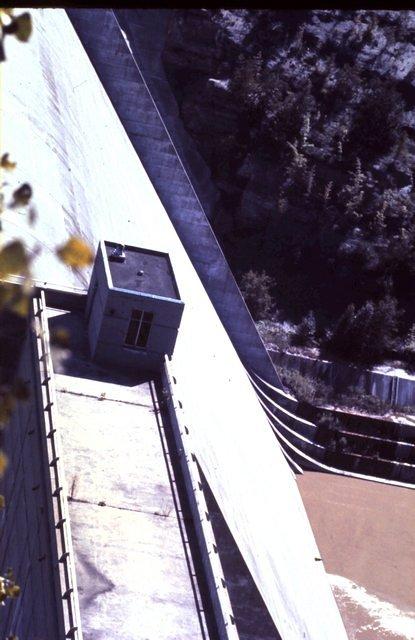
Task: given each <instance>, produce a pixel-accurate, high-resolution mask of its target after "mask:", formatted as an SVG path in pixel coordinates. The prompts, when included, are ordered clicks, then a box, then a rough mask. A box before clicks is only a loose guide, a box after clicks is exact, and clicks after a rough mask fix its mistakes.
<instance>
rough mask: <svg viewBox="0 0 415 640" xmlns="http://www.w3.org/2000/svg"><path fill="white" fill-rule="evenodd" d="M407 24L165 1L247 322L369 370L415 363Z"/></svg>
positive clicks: (189, 121) (185, 98)
mask: <svg viewBox="0 0 415 640" xmlns="http://www.w3.org/2000/svg"><path fill="white" fill-rule="evenodd" d="M414 25H415V13H414V12H411V11H383V10H382V11H365V10H359V11H338V10H314V11H268V10H259V11H248V10H233V11H228V10H204V11H189V12H183V11H176V12H174V13H173V16H172V19H171V24H170V28H169V33H168V37H167V41H166V46H165V50H164V64H165V68H166V71H167V73H168V77H169V79H170V82H171V84H172V88H173V90H174V91H175V95H176V98H177V101H178V105H179V108H180V113H181V117H182V120H183V122H184V125H185V127H186V128H187V130H188V132H189V133H190V134H191V135H192V136H193V138H194V139H195V140H196V142H197V144H198V148H199V151H200V153H201V155H202V156H203V157H204V158H205V160H206V162H207V164H208V166H209V167H210V169H211V173H212V179H213V181H214V182H215V184H216V186H217V188H218V192H219V197H218V201H217V203H216V205H215V210H214V216H213V225H214V228H215V231H216V233H217V235H218V237H219V239H220V241H221V244H222V246H223V249H224V251H225V255H226V256H227V259H228V261H229V262H230V265H231V267H232V269H233V271H234V273H235V274H236V276H237V278H238V279H239V281H240V283H241V287H242V290H243V291H244V292H245V294H246V299H247V302H248V305H249V306H250V309H251V311H252V313H253V314H254V317H255V319H256V320H265V321H267V322H268V325H269V326H272V324H276V323H277V322H278V321H284V320H285V321H289V322H291V323H295V324H296V325H297V331H296V334H295V338H294V340H296V341H297V342H298V343H303V344H304V345H308V346H316V345H320V346H321V347H322V348H323V349H325V350H327V351H328V353H331V354H333V355H334V356H338V357H342V358H346V359H348V360H354V361H357V362H364V363H368V364H369V363H374V362H379V361H382V360H384V359H385V358H392V359H398V360H400V361H403V362H405V363H406V364H407V366H414V363H415V325H414V309H415V290H414V286H413V282H414V276H415V259H414V258H415V200H414V192H413V169H414V166H415V120H414V118H413V108H414V106H415V76H414V72H413V70H412V67H413V64H412V62H411V60H413V54H414V48H415V47H414V44H413V42H412V37H413V36H412V35H411V34H412V28H413V26H414ZM202 34H203V37H202ZM255 287H257V300H256V301H255V300H254V297H255V296H254V295H253V290H254V289H255ZM273 309H278V317H277V318H275V316H274V318H273V314H272V311H273ZM275 332H276V333H278V332H279V334H280V336H281V335H282V332H281V330H278V329H276V331H275Z"/></svg>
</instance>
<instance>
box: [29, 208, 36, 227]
mask: <svg viewBox="0 0 415 640" xmlns="http://www.w3.org/2000/svg"><path fill="white" fill-rule="evenodd" d="M36 220H37V211H36V209H35V207H30V209H29V224H30V226H31V227H32V226H33V225H34V224H35V222H36Z"/></svg>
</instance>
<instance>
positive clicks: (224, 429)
mask: <svg viewBox="0 0 415 640" xmlns="http://www.w3.org/2000/svg"><path fill="white" fill-rule="evenodd" d="M32 13H33V17H34V35H33V37H32V38H31V40H30V42H29V44H27V45H22V44H21V43H18V42H14V41H12V42H10V44H8V49H7V55H8V61H7V64H6V65H5V67H4V83H3V85H4V100H3V129H4V148H5V149H7V150H8V151H9V153H10V155H11V157H12V158H16V159H17V160H18V168H17V171H16V174H15V175H14V178H16V179H17V180H20V181H21V182H23V181H29V182H30V183H31V184H33V187H34V194H35V201H36V206H37V208H38V210H39V220H38V222H37V224H36V226H35V227H34V228H29V227H27V226H26V225H25V224H24V221H23V217H22V216H19V215H16V214H11V213H7V214H6V216H5V218H4V229H5V232H6V234H7V235H8V236H9V237H10V236H16V235H17V236H23V237H24V238H25V239H26V240H27V241H28V242H30V243H31V244H32V245H33V244H35V243H36V242H37V241H38V242H40V243H41V245H42V246H43V251H42V254H41V256H40V257H39V259H38V260H37V261H36V266H35V275H36V277H37V279H38V280H39V281H50V282H54V283H58V284H59V283H60V284H62V285H63V286H71V285H75V286H81V287H85V288H86V287H87V284H88V278H89V273H88V272H87V271H86V272H82V273H78V272H74V271H71V270H69V269H67V268H66V267H64V266H63V265H61V264H59V263H58V262H57V261H56V259H55V257H54V255H53V248H54V246H55V245H56V243H58V242H62V241H64V240H65V239H66V238H67V236H68V234H69V233H73V232H74V233H78V234H81V235H82V236H83V237H84V238H85V239H87V240H88V241H89V242H90V243H91V244H93V245H94V246H96V245H97V243H98V239H99V238H106V239H111V240H112V241H114V242H121V243H124V244H125V243H127V242H126V241H127V240H128V244H132V245H134V246H140V247H144V248H149V249H154V248H156V249H157V250H159V251H164V252H167V253H169V255H170V257H171V260H172V266H173V269H174V273H175V275H176V278H177V282H178V287H179V290H180V293H181V297H182V299H183V301H184V302H185V311H184V314H183V319H182V324H181V328H180V331H179V336H178V339H177V344H176V348H175V353H174V356H173V361H172V366H173V370H174V375H175V376H176V378H177V382H178V390H179V389H180V395H178V398H179V399H180V401H181V402H182V405H183V410H184V412H185V415H186V419H187V424H188V428H189V431H190V433H191V435H192V440H193V443H194V452H195V455H196V457H197V459H198V461H199V463H200V465H201V467H202V470H203V472H204V474H205V476H206V479H207V481H208V483H209V485H210V487H211V489H212V492H213V494H214V496H215V499H216V501H217V503H218V505H219V508H220V509H221V511H222V513H223V515H224V517H225V520H226V522H227V525H228V526H229V529H230V531H231V533H232V535H233V537H234V538H235V540H236V542H237V544H238V547H239V549H240V551H241V554H242V556H243V558H244V560H245V562H246V564H247V567H248V569H249V571H250V573H251V575H252V576H253V579H254V580H255V582H256V584H257V587H258V589H259V592H260V593H261V596H262V598H263V599H264V601H265V603H266V606H267V608H268V610H269V612H270V615H271V617H272V619H273V620H274V623H275V625H276V626H277V628H278V631H279V633H280V635H281V637H282V638H284V640H285V639H287V640H299V639H300V638H301V639H307V640H326V639H327V640H332V639H333V638H336V640H342V639H343V638H346V634H345V631H344V627H343V624H342V621H341V618H340V615H339V612H338V610H337V607H336V605H335V601H334V598H333V595H332V592H331V589H330V586H329V583H328V580H327V576H326V574H325V570H324V566H323V563H322V562H321V561H319V559H318V558H319V551H318V549H317V547H316V544H315V540H314V537H313V534H312V531H311V528H310V525H309V522H308V519H307V516H306V513H305V510H304V507H303V504H302V501H301V498H300V495H299V492H298V488H297V486H296V482H295V479H294V477H293V475H292V473H291V471H290V469H289V467H288V466H287V464H286V462H285V460H284V457H283V455H282V453H281V451H280V449H279V447H278V444H277V442H276V440H275V437H274V435H273V434H272V432H271V430H270V428H269V424H268V422H267V419H266V417H265V415H264V413H263V411H262V409H261V407H260V405H259V402H258V400H257V397H256V395H255V392H254V390H253V388H252V386H251V384H250V382H249V380H248V378H247V376H246V374H245V372H244V369H243V367H242V366H241V362H240V360H239V358H238V356H237V354H236V352H235V349H234V348H233V346H232V344H231V342H230V340H229V338H228V336H227V334H226V331H225V329H224V328H223V326H222V324H221V322H220V320H219V318H218V315H217V314H216V312H215V310H214V308H213V306H212V304H211V302H210V300H209V298H208V296H207V294H206V292H205V290H204V287H203V285H202V284H201V281H200V279H199V277H198V276H197V274H196V271H195V269H194V267H193V266H192V263H191V261H190V260H189V257H188V256H187V254H186V251H185V249H184V248H183V246H182V244H181V242H180V240H179V238H178V236H177V234H176V232H175V230H174V228H173V226H172V223H171V222H170V220H169V218H168V215H167V214H166V212H165V210H164V208H163V206H162V204H161V202H160V200H159V198H158V196H157V195H156V193H155V191H154V188H153V187H152V185H151V183H150V181H149V179H148V177H147V175H146V173H145V171H144V170H143V167H142V166H141V163H140V161H139V159H138V157H137V155H136V152H135V151H134V149H133V147H132V145H131V143H130V141H129V140H128V137H127V135H126V133H125V131H124V130H123V128H122V125H121V123H120V122H119V120H118V118H117V116H116V114H115V112H114V109H113V107H112V106H111V104H110V101H109V99H108V97H107V96H106V94H105V92H104V90H103V89H102V86H101V85H100V83H99V81H98V78H97V75H96V73H95V71H94V69H93V68H92V66H91V64H90V62H89V60H88V58H87V56H86V54H85V52H84V50H83V49H82V46H81V45H80V43H79V40H78V38H77V36H76V34H75V32H74V30H73V28H72V26H71V24H70V22H69V20H68V18H67V16H66V14H65V12H64V11H63V10H45V9H40V10H36V11H33V12H32ZM91 37H94V36H93V34H91ZM128 72H129V69H128V67H126V69H125V73H127V74H128ZM117 73H119V67H117ZM133 98H134V100H135V97H134V94H132V99H133ZM133 102H134V101H133ZM132 108H133V109H134V105H132ZM143 126H144V125H143ZM202 250H203V242H201V251H202ZM212 268H213V267H212ZM103 391H104V390H103ZM104 404H105V403H104ZM96 405H99V403H98V401H96V402H95V406H96ZM120 411H122V410H121V409H120ZM72 422H73V419H71V423H72ZM113 430H114V431H113V440H112V444H113V445H115V444H117V446H120V447H121V448H122V447H123V443H122V442H121V441H120V439H119V438H118V439H116V436H117V435H118V433H119V431H117V430H116V428H115V425H113ZM76 433H77V435H78V436H79V437H80V438H81V440H82V438H84V437H85V447H87V446H88V437H89V434H88V431H86V430H84V429H80V430H78V431H77V432H76ZM75 435H76V434H75V433H74V435H73V437H75ZM101 435H103V434H101V433H99V432H98V433H97V437H101ZM90 444H92V443H90ZM80 445H81V442H80V443H79V446H80ZM105 446H109V444H108V441H106V443H105ZM112 460H113V462H114V463H115V462H117V463H118V465H119V468H120V474H122V469H123V466H124V460H123V457H122V456H120V457H115V456H113V458H112ZM75 489H76V484H75ZM87 490H88V483H86V485H85V484H84V486H83V491H85V492H87ZM86 495H88V494H87V493H86ZM102 499H103V500H105V497H104V496H103V497H102ZM77 508H78V507H77ZM84 508H85V507H84V506H83V505H81V506H80V507H79V508H78V509H79V514H80V515H79V517H80V522H81V518H82V516H81V514H82V513H84V512H83V509H84ZM91 509H92V510H93V512H94V513H99V509H101V510H102V508H101V507H91ZM103 517H104V516H103ZM112 524H114V523H112ZM112 524H111V523H110V522H109V521H108V523H107V526H108V535H110V534H111V535H112V534H113V531H111V526H112ZM112 539H113V538H112ZM109 549H110V547H109V546H108V547H107V552H108V553H109ZM114 550H115V547H114ZM97 552H99V553H101V547H99V549H98V551H97ZM102 553H104V550H103V547H102ZM113 560H114V559H113ZM110 564H111V562H110V558H109V556H108V567H110ZM134 564H135V563H134ZM131 566H133V563H131ZM108 570H109V569H108ZM128 571H129V572H130V571H131V567H128ZM135 571H139V565H137V566H136V568H135ZM128 575H131V573H129V574H128ZM109 579H110V580H111V581H112V582H113V583H115V582H116V579H117V578H116V577H114V578H112V577H110V578H109ZM107 588H108V585H107V584H106V585H104V586H102V587H100V588H99V589H98V590H104V591H106V590H107ZM103 610H105V607H103ZM112 613H113V614H114V615H115V612H114V611H112ZM94 624H95V623H94ZM157 637H159V636H157Z"/></svg>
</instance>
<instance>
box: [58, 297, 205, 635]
mask: <svg viewBox="0 0 415 640" xmlns="http://www.w3.org/2000/svg"><path fill="white" fill-rule="evenodd" d="M49 314H50V315H52V316H54V317H53V318H52V319H51V320H50V325H51V326H52V330H53V328H54V327H56V326H59V327H65V328H67V329H69V333H70V336H71V339H70V341H71V350H70V351H69V350H68V349H62V348H59V349H58V348H56V347H55V348H54V349H53V359H54V369H55V373H56V375H55V379H56V387H57V404H58V425H59V428H60V432H61V437H62V440H63V459H64V468H65V475H66V483H67V489H68V500H69V513H70V518H71V530H72V539H73V546H74V552H75V566H76V573H77V581H78V590H79V596H80V612H81V622H82V628H83V635H84V640H109V639H110V638H114V639H115V638H122V640H146V639H147V638H157V639H158V640H178V638H180V640H198V639H202V638H205V637H207V636H205V635H204V634H203V631H202V628H201V620H200V619H199V610H198V606H197V604H196V601H195V596H194V592H193V590H194V588H197V585H196V586H195V585H194V584H193V582H192V581H191V578H190V568H189V565H188V559H187V557H186V555H185V546H184V542H183V536H182V532H181V527H183V521H182V518H181V511H180V513H178V512H177V511H176V508H175V502H174V497H173V492H172V484H171V482H170V479H169V475H168V467H167V464H168V462H167V460H168V456H167V458H166V456H165V453H164V450H163V444H165V435H164V433H163V432H164V426H163V424H162V423H160V421H159V419H158V418H159V416H158V409H157V406H158V405H157V402H156V398H155V395H154V393H155V391H154V384H153V382H152V380H151V379H148V378H144V379H142V380H137V379H135V380H133V379H131V378H126V377H124V376H120V375H117V374H114V372H112V371H111V370H110V369H104V368H102V367H97V366H94V365H92V364H91V363H89V362H88V352H87V340H86V332H85V331H84V328H83V324H82V317H81V318H80V317H78V316H76V315H72V317H71V314H69V313H63V314H61V313H59V312H56V311H52V310H49ZM56 314H57V315H56Z"/></svg>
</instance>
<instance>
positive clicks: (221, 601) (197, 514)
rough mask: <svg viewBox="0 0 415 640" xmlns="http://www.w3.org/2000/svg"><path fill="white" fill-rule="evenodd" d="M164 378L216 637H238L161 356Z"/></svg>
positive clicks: (172, 386)
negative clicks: (213, 617)
mask: <svg viewBox="0 0 415 640" xmlns="http://www.w3.org/2000/svg"><path fill="white" fill-rule="evenodd" d="M164 377H165V383H166V385H167V392H168V393H167V402H168V405H169V406H168V409H169V413H170V415H171V417H172V416H173V417H174V420H172V427H173V434H174V438H175V440H176V444H177V446H178V449H179V451H181V456H180V458H181V465H182V469H183V470H184V472H185V475H186V476H187V478H188V482H189V485H190V486H189V485H188V484H187V482H185V484H186V486H188V489H190V487H191V489H190V491H189V490H188V497H189V503H190V509H191V511H192V515H193V521H194V524H195V529H196V535H197V538H198V542H199V547H200V550H201V553H202V558H203V563H204V566H205V570H206V578H207V581H208V585H209V592H210V595H211V598H212V604H213V609H214V611H215V617H216V622H217V624H218V628H219V629H218V630H219V637H220V638H221V640H239V633H238V630H237V627H236V623H235V617H234V613H233V608H232V604H231V601H230V596H229V593H228V590H227V586H226V581H225V577H224V573H223V568H222V563H221V560H220V557H219V553H218V548H217V545H216V539H215V534H214V532H213V528H212V523H211V522H210V515H209V510H208V507H207V504H206V499H205V495H204V493H203V485H202V481H201V478H200V475H199V470H198V467H197V464H196V456H195V454H194V453H193V452H192V447H191V445H190V442H191V436H190V435H189V429H188V428H187V427H186V426H185V420H184V419H183V414H184V411H183V408H182V406H181V403H180V401H179V400H178V399H177V396H176V392H175V387H176V388H177V379H176V376H175V375H173V371H172V365H171V362H170V361H169V358H168V356H165V359H164ZM174 422H176V428H175V425H174V424H173V423H174Z"/></svg>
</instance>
